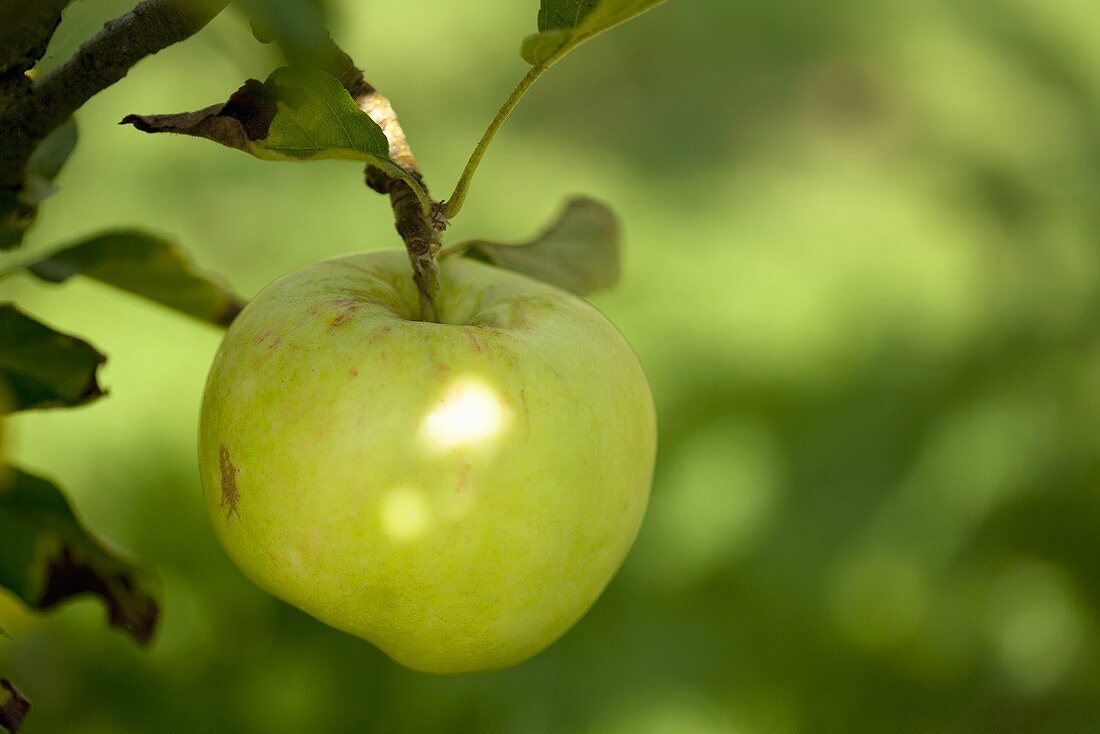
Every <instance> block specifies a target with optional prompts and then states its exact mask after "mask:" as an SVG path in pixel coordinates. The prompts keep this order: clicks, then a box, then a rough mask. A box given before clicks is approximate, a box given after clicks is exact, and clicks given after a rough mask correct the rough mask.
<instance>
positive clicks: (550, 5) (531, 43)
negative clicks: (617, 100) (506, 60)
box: [520, 0, 664, 66]
mask: <svg viewBox="0 0 1100 734" xmlns="http://www.w3.org/2000/svg"><path fill="white" fill-rule="evenodd" d="M662 2H664V0H542V4H541V7H540V8H539V16H538V27H539V32H538V33H534V34H532V35H530V36H528V37H527V38H525V39H524V40H523V45H522V46H521V47H520V54H521V55H522V56H523V58H524V59H525V60H526V61H527V63H529V64H531V65H532V66H538V65H540V64H544V63H546V62H548V61H550V60H551V57H555V58H560V56H562V55H564V54H565V53H567V52H568V51H571V50H573V49H574V48H576V47H577V46H579V45H580V44H582V43H584V42H585V41H587V40H588V39H589V38H592V37H593V36H596V35H598V34H600V33H603V32H604V31H606V30H609V29H611V28H614V27H615V26H617V25H619V24H620V23H624V22H626V21H628V20H630V19H631V18H633V17H634V16H636V15H641V14H642V13H644V12H645V11H647V10H649V9H650V8H653V7H655V6H656V5H659V4H660V3H662Z"/></svg>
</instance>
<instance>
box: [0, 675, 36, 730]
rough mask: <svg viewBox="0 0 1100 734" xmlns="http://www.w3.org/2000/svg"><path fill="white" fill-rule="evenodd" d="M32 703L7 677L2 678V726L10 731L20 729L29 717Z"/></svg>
mask: <svg viewBox="0 0 1100 734" xmlns="http://www.w3.org/2000/svg"><path fill="white" fill-rule="evenodd" d="M30 709H31V705H30V702H28V701H27V699H26V698H24V697H23V694H22V693H20V692H19V689H18V688H16V687H15V686H14V685H12V683H11V682H10V681H9V680H7V679H6V678H0V726H2V727H4V728H5V729H7V730H8V731H10V732H12V733H13V734H14V732H17V731H19V730H20V729H21V728H22V726H23V720H24V719H25V718H27V713H28V712H30Z"/></svg>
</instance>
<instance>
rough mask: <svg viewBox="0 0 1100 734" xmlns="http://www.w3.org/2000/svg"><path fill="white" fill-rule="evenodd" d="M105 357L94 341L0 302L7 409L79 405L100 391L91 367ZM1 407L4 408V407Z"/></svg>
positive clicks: (0, 376) (0, 369)
mask: <svg viewBox="0 0 1100 734" xmlns="http://www.w3.org/2000/svg"><path fill="white" fill-rule="evenodd" d="M104 361H106V357H104V356H103V355H102V354H100V353H99V352H98V351H97V350H96V349H95V348H94V347H92V346H91V345H90V344H88V343H87V342H85V341H82V340H80V339H77V338H76V337H74V336H69V335H68V334H62V333H60V332H58V331H55V330H53V329H51V328H50V327H48V326H46V325H45V324H41V323H39V322H38V321H35V320H34V319H32V318H31V317H29V316H27V315H26V314H24V313H22V312H20V311H19V310H18V309H17V308H15V306H13V305H11V304H10V303H7V304H0V383H3V384H5V385H6V387H7V388H8V390H6V391H5V392H10V393H11V394H10V396H8V397H9V398H10V399H11V402H12V403H13V404H12V405H11V406H9V407H10V409H13V410H30V409H34V408H54V407H59V406H74V405H83V404H84V403H87V402H90V401H92V400H95V399H96V398H98V397H100V396H102V395H103V390H102V389H101V388H100V386H99V382H98V380H97V378H96V372H97V371H98V370H99V366H100V365H101V364H103V362H104ZM4 412H7V411H4Z"/></svg>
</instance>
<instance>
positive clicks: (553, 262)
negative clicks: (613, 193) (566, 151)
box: [455, 198, 620, 296]
mask: <svg viewBox="0 0 1100 734" xmlns="http://www.w3.org/2000/svg"><path fill="white" fill-rule="evenodd" d="M619 239H620V238H619V226H618V221H617V220H616V218H615V215H614V214H613V213H612V212H611V210H610V209H608V208H607V207H606V206H604V205H603V204H601V203H600V202H598V201H594V200H592V199H586V198H576V199H571V200H570V201H568V202H567V203H566V205H565V208H564V209H563V210H562V212H561V214H559V215H558V218H557V219H556V220H554V222H553V223H552V224H551V225H550V226H549V227H548V228H547V229H546V230H545V231H544V232H543V233H542V234H540V235H539V236H538V237H535V238H534V239H533V240H531V241H529V242H526V243H523V244H513V245H510V244H500V243H496V242H486V241H483V240H474V241H471V242H467V243H463V244H460V245H457V246H456V247H455V249H457V250H464V251H465V252H466V254H467V255H472V256H474V257H479V256H480V258H482V259H485V260H488V261H489V262H491V263H493V264H494V265H497V266H499V267H502V268H506V269H508V270H514V271H515V272H517V273H523V274H524V275H529V276H531V277H533V278H537V279H538V280H541V281H544V282H546V283H550V284H551V285H556V286H558V287H559V288H564V289H565V290H568V291H572V292H573V293H576V294H577V295H581V296H587V295H589V294H591V293H594V292H595V291H598V290H602V289H604V288H610V287H611V286H613V285H615V283H616V282H618V280H619V272H620V242H619Z"/></svg>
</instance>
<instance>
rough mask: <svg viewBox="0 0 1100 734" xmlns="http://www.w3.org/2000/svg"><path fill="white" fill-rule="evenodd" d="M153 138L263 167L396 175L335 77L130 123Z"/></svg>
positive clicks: (280, 81)
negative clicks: (266, 163) (200, 143)
mask: <svg viewBox="0 0 1100 734" xmlns="http://www.w3.org/2000/svg"><path fill="white" fill-rule="evenodd" d="M122 122H123V124H131V125H133V126H134V127H136V128H137V129H139V130H142V131H144V132H150V133H164V132H167V133H180V134H182V135H194V136H197V137H202V138H207V139H209V140H213V141H215V142H218V143H221V144H222V145H227V146H229V147H232V148H237V149H239V150H243V151H245V152H247V153H250V154H252V155H254V156H255V157H257V158H261V159H263V160H279V161H288V160H289V161H302V160H317V159H322V158H342V159H348V160H357V161H364V162H366V163H371V164H374V165H378V166H380V167H382V168H384V169H386V170H387V171H389V170H391V169H392V168H395V167H396V166H394V164H393V163H392V162H391V161H390V159H389V142H388V141H387V140H386V135H385V133H383V132H382V128H380V127H378V124H377V123H375V122H374V120H372V119H371V118H370V117H369V116H368V115H367V113H365V112H363V111H362V110H361V109H359V105H357V104H356V103H355V100H354V99H352V97H351V95H350V94H349V93H348V91H347V90H346V89H344V87H343V85H341V84H340V82H339V81H338V80H337V79H336V78H335V77H332V76H329V75H328V74H325V73H324V72H321V71H316V70H313V69H306V68H292V67H284V68H282V69H277V70H276V71H275V72H274V73H273V74H272V75H271V76H270V77H268V79H267V81H266V82H263V83H260V82H259V81H257V80H255V79H250V80H248V81H247V82H245V85H244V86H243V87H241V88H240V89H239V90H237V92H235V93H234V94H233V96H232V97H230V98H229V101H227V102H226V103H225V104H221V105H215V106H213V107H208V108H206V109H204V110H199V111H198V112H185V113H181V114H174V115H129V116H127V117H126V118H125V119H124V120H123V121H122Z"/></svg>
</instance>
